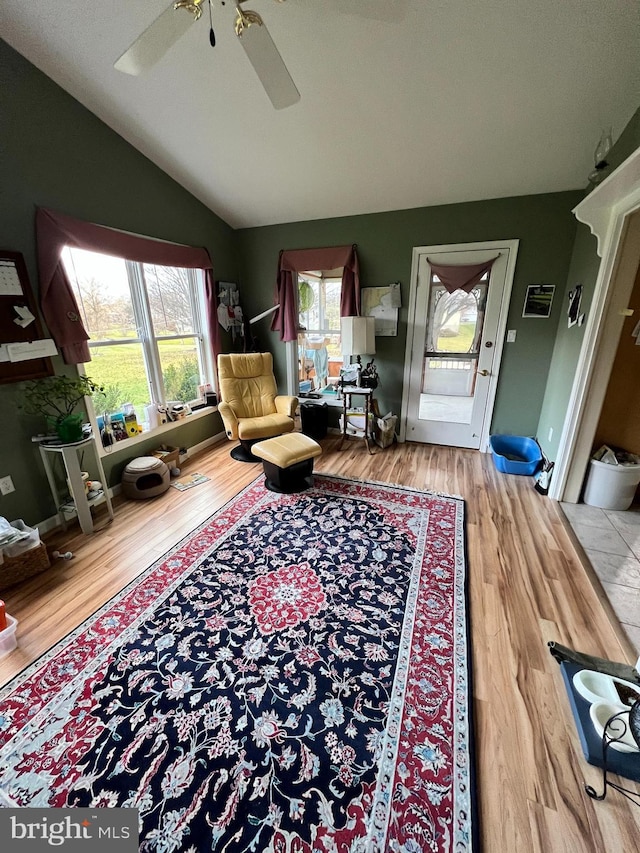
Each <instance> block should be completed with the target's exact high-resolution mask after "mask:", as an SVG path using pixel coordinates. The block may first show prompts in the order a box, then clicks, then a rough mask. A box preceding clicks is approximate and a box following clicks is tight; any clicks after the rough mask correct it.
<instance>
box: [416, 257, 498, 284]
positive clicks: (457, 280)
mask: <svg viewBox="0 0 640 853" xmlns="http://www.w3.org/2000/svg"><path fill="white" fill-rule="evenodd" d="M499 257H500V255H496V256H495V258H491V260H490V261H483V262H482V263H481V264H434V263H433V261H432V260H431V259H430V258H427V260H428V261H429V265H430V266H431V272H432V273H433V274H434V275H437V276H438V278H439V279H440V281H441V282H442V284H443V285H444V287H445V290H446V291H447V292H448V293H453V291H454V290H464V291H465V293H470V291H471V290H473V288H474V287H475V285H476V284H477V283H478V282H479V281H480V279H481V278H482V276H483V275H484V274H485V273H486V272H489V270H490V269H491V267H492V266H493V265H494V263H495V262H496V261H497V260H498V258H499Z"/></svg>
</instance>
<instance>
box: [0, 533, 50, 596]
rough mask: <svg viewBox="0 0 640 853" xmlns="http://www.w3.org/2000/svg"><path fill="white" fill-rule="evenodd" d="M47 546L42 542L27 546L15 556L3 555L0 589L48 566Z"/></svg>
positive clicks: (0, 567) (24, 579) (31, 575)
mask: <svg viewBox="0 0 640 853" xmlns="http://www.w3.org/2000/svg"><path fill="white" fill-rule="evenodd" d="M50 565H51V563H50V562H49V555H48V553H47V546H46V545H45V544H44V542H41V543H40V544H39V545H35V546H34V547H33V548H29V550H28V551H25V552H24V553H22V554H19V555H18V556H17V557H7V556H5V557H4V562H3V563H2V565H0V590H3V589H6V588H7V587H9V586H13V585H14V584H15V583H20V581H26V580H27V578H31V577H33V576H34V575H37V574H39V573H40V572H43V571H44V570H45V569H48V568H49V567H50Z"/></svg>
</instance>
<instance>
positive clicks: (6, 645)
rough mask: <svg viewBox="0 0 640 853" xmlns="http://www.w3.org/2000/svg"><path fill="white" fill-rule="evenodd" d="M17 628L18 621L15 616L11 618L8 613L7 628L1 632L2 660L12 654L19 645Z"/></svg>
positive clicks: (0, 651) (0, 652) (0, 654)
mask: <svg viewBox="0 0 640 853" xmlns="http://www.w3.org/2000/svg"><path fill="white" fill-rule="evenodd" d="M17 627H18V620H17V619H14V618H13V616H9V614H8V613H7V627H6V628H5V629H4V631H0V658H1V657H3V656H4V655H8V654H9V652H12V651H13V650H14V649H15V648H16V646H17V645H18V640H17V637H16V628H17Z"/></svg>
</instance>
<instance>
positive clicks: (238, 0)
mask: <svg viewBox="0 0 640 853" xmlns="http://www.w3.org/2000/svg"><path fill="white" fill-rule="evenodd" d="M211 1H212V0H174V2H172V3H171V5H170V6H169V7H168V8H167V9H165V10H164V12H162V14H161V15H159V16H158V17H157V18H156V19H155V21H154V22H153V23H152V24H151V25H150V26H148V27H147V29H146V30H145V31H144V32H143V33H142V34H141V35H139V36H138V38H137V39H136V40H135V41H134V42H133V44H132V45H131V46H130V47H128V48H127V50H125V52H124V53H123V54H122V56H121V57H120V58H119V59H117V60H116V62H115V63H114V66H113V67H114V68H115V69H116V70H118V71H123V72H124V73H125V74H133V75H137V74H142V73H143V72H144V71H147V70H148V69H149V68H151V67H152V66H153V65H155V63H156V62H158V60H160V59H162V57H163V56H164V55H165V53H167V51H168V50H169V48H170V47H171V46H172V45H173V44H174V43H175V42H176V41H177V40H178V39H179V38H180V36H182V35H184V34H185V33H186V32H187V30H188V29H189V28H190V27H191V25H192V24H193V23H194V22H195V21H198V20H199V19H200V17H201V16H202V7H203V6H204V4H205V3H208V5H209V23H210V27H209V41H210V43H211V46H212V47H214V46H215V43H216V41H215V34H214V31H213V22H212V20H211ZM231 2H232V3H233V5H234V6H235V10H236V19H235V32H236V36H237V37H238V41H239V42H240V44H241V45H242V47H243V48H244V51H245V53H246V54H247V57H248V58H249V62H250V63H251V64H252V65H253V67H254V70H255V72H256V74H257V75H258V78H259V79H260V82H261V83H262V85H263V86H264V89H265V91H266V93H267V95H268V96H269V98H270V100H271V103H272V104H273V106H274V107H275V108H276V109H277V110H281V109H284V108H285V107H290V106H292V105H293V104H295V103H296V102H297V101H299V100H300V92H299V91H298V90H297V88H296V84H295V83H294V82H293V80H292V78H291V75H290V74H289V72H288V70H287V66H286V65H285V64H284V61H283V59H282V57H281V56H280V53H279V51H278V48H277V47H276V46H275V44H274V41H273V39H272V38H271V36H270V35H269V31H268V30H267V27H266V25H265V23H264V21H263V20H262V18H261V17H260V15H258V13H257V12H252V11H251V10H249V9H246V10H245V9H243V8H242V4H243V3H245V2H247V0H231ZM276 2H279V3H282V2H283V0H276ZM221 5H223V6H224V5H225V0H221Z"/></svg>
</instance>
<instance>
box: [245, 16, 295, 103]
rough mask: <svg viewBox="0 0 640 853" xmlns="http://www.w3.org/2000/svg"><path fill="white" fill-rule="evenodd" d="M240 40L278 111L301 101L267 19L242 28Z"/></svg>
mask: <svg viewBox="0 0 640 853" xmlns="http://www.w3.org/2000/svg"><path fill="white" fill-rule="evenodd" d="M253 14H255V13H253ZM257 17H258V16H257V15H256V18H257ZM238 40H239V42H240V44H241V45H242V47H243V48H244V51H245V53H246V54H247V56H248V57H249V62H250V63H251V64H252V65H253V67H254V69H255V72H256V74H257V75H258V77H259V78H260V82H261V83H262V85H263V86H264V89H265V92H266V93H267V95H268V96H269V98H270V100H271V103H272V104H273V106H274V107H275V108H276V109H277V110H283V109H285V107H290V106H292V105H293V104H295V103H297V102H298V101H299V100H300V92H299V91H298V90H297V88H296V84H295V83H294V82H293V80H292V79H291V75H290V74H289V72H288V70H287V66H286V65H285V64H284V61H283V59H282V57H281V56H280V53H279V52H278V48H277V47H276V46H275V44H274V41H273V39H272V38H271V36H270V34H269V30H268V29H267V27H266V25H265V24H264V23H263V22H260V23H257V22H254V23H252V24H251V26H247V27H245V28H244V29H243V30H242V32H241V33H240V34H239V35H238Z"/></svg>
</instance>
